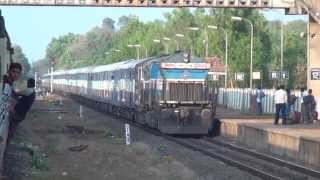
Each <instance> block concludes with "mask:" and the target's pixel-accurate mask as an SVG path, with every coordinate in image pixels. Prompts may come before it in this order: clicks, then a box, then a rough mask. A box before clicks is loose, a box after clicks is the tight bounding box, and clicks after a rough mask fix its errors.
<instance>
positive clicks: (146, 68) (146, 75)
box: [143, 67, 150, 80]
mask: <svg viewBox="0 0 320 180" xmlns="http://www.w3.org/2000/svg"><path fill="white" fill-rule="evenodd" d="M149 72H150V69H149V67H145V68H144V70H143V78H144V80H149V79H150V73H149Z"/></svg>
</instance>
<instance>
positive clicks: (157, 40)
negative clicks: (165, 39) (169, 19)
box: [152, 39, 161, 44]
mask: <svg viewBox="0 0 320 180" xmlns="http://www.w3.org/2000/svg"><path fill="white" fill-rule="evenodd" d="M152 41H153V42H154V43H158V44H160V43H161V40H160V39H154V40H152Z"/></svg>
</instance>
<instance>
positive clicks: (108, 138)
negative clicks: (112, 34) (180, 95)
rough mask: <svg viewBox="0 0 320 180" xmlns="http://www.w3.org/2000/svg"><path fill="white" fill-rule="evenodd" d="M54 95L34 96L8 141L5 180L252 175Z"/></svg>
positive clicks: (107, 179) (110, 179) (84, 179)
mask: <svg viewBox="0 0 320 180" xmlns="http://www.w3.org/2000/svg"><path fill="white" fill-rule="evenodd" d="M61 102H62V105H60V102H59V98H58V97H46V98H39V99H38V100H37V101H36V102H35V104H34V105H33V108H32V110H31V111H30V112H29V114H28V117H27V119H26V120H25V121H24V122H23V123H22V124H21V126H20V127H19V129H18V131H17V134H16V136H15V138H14V139H13V140H12V141H11V143H10V145H9V147H8V150H7V156H6V159H5V172H6V173H7V175H8V176H9V177H10V178H9V179H10V180H20V179H23V180H88V179H92V180H104V179H106V180H122V179H128V180H130V179H139V180H140V179H146V180H147V179H148V180H149V179H155V180H157V179H159V180H162V179H163V180H171V179H172V180H174V179H183V180H188V179H190V180H193V179H228V180H230V179H257V178H255V177H253V176H251V175H249V174H247V173H244V172H242V171H240V170H238V169H236V168H233V167H229V166H227V165H225V164H224V163H222V162H219V161H217V160H213V159H211V160H209V159H208V158H207V157H206V156H203V155H201V154H200V153H198V152H193V151H190V150H188V149H183V148H182V147H180V146H179V145H176V144H172V143H171V142H167V141H166V140H164V139H163V138H161V137H155V136H152V135H149V134H147V133H145V132H140V131H139V130H138V129H135V128H133V127H132V134H133V137H132V144H131V145H125V142H124V132H123V129H124V127H123V123H121V122H119V121H116V120H115V119H114V118H112V117H109V116H107V115H105V114H101V113H98V112H95V111H93V110H92V109H89V108H86V107H84V108H83V112H84V117H83V118H79V114H78V112H79V104H77V103H74V102H73V101H71V100H70V99H62V101H61Z"/></svg>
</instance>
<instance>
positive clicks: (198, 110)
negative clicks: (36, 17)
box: [42, 53, 215, 134]
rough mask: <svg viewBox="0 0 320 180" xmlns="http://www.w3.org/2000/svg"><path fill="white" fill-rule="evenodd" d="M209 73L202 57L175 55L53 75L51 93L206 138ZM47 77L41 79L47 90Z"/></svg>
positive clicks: (210, 105)
mask: <svg viewBox="0 0 320 180" xmlns="http://www.w3.org/2000/svg"><path fill="white" fill-rule="evenodd" d="M209 69H210V65H209V64H207V63H203V59H201V58H196V57H190V56H185V55H184V54H183V53H176V54H172V55H164V56H158V57H151V58H147V59H142V60H134V59H131V60H126V61H121V62H118V63H114V64H109V65H102V66H92V67H85V68H78V69H72V70H66V71H56V72H54V73H53V74H52V76H53V89H54V91H56V92H63V93H67V94H70V95H72V96H74V97H77V98H78V99H81V100H83V102H87V103H90V105H93V106H94V107H95V108H99V109H100V110H103V111H106V112H108V113H113V114H116V115H119V116H123V117H125V118H130V119H132V120H134V121H137V122H139V123H141V124H145V125H147V126H150V127H153V128H157V129H159V130H160V131H161V132H163V133H167V134H206V133H207V132H208V128H209V127H210V125H211V121H212V118H213V116H214V113H213V112H215V111H214V108H215V107H214V103H213V102H214V97H215V96H214V92H215V88H214V87H209V83H208V78H207V77H208V70H209ZM50 78H51V75H50V74H46V75H44V76H43V83H42V84H43V85H44V87H45V88H47V89H49V88H50ZM88 100H89V101H88Z"/></svg>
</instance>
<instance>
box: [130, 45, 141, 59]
mask: <svg viewBox="0 0 320 180" xmlns="http://www.w3.org/2000/svg"><path fill="white" fill-rule="evenodd" d="M127 46H128V47H129V48H133V47H135V48H136V50H137V59H140V47H141V45H140V44H128V45H127Z"/></svg>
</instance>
